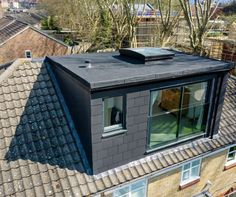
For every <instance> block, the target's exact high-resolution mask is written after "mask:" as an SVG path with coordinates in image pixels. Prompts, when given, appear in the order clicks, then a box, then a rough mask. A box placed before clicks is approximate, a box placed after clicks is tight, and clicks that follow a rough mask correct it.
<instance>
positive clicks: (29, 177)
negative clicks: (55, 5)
mask: <svg viewBox="0 0 236 197" xmlns="http://www.w3.org/2000/svg"><path fill="white" fill-rule="evenodd" d="M235 82H236V80H234V79H230V80H229V86H228V90H227V94H226V95H227V98H226V100H225V101H226V102H225V105H224V112H223V117H222V123H221V133H220V135H219V136H217V137H216V138H215V139H200V140H197V141H194V142H191V143H189V144H186V145H181V146H180V147H177V148H172V149H169V150H166V151H163V152H159V153H154V154H152V155H151V156H147V157H145V158H143V159H140V160H137V161H134V162H131V163H128V164H127V165H124V166H121V167H118V168H115V169H111V170H109V171H107V172H104V173H101V174H98V175H88V174H87V173H86V170H87V168H86V167H85V166H86V165H85V161H84V158H83V156H81V154H82V153H83V151H81V147H80V146H79V145H78V143H77V142H78V139H76V136H75V135H74V134H73V124H72V123H71V122H70V117H69V115H68V114H67V113H66V108H65V106H63V98H62V97H61V95H60V90H58V88H57V84H56V81H55V79H54V77H53V75H52V73H51V71H50V69H47V68H46V67H45V65H44V64H42V63H37V62H27V61H26V62H22V63H19V62H18V63H14V64H13V65H11V66H10V67H9V68H8V69H7V70H6V71H5V72H4V73H3V74H1V75H0V140H1V143H0V168H1V171H0V196H8V195H22V196H55V195H59V194H62V195H65V196H69V195H73V196H86V195H90V194H94V193H97V192H99V191H103V190H106V189H110V188H112V187H115V186H117V185H119V184H122V183H125V182H128V181H130V180H135V179H136V178H139V177H140V178H141V177H144V176H146V175H150V174H152V173H155V172H157V171H161V170H162V169H166V168H167V167H171V166H173V165H174V164H177V163H179V162H182V161H185V160H187V159H191V158H193V157H195V156H199V155H203V154H206V153H209V152H212V151H214V150H217V149H220V148H222V147H225V146H227V145H229V144H232V143H235V142H236V141H235V140H236V118H235V116H233V114H235V113H236V102H235V96H236V83H235ZM229 109H230V110H229ZM228 111H229V113H228ZM229 118H230V121H227V120H228V119H229ZM225 131H227V132H225Z"/></svg>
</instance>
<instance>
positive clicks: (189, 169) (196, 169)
mask: <svg viewBox="0 0 236 197" xmlns="http://www.w3.org/2000/svg"><path fill="white" fill-rule="evenodd" d="M199 174H200V160H195V161H193V162H190V163H187V164H185V165H184V166H183V168H182V177H181V184H183V185H184V184H185V183H188V182H191V181H194V180H196V179H198V178H199Z"/></svg>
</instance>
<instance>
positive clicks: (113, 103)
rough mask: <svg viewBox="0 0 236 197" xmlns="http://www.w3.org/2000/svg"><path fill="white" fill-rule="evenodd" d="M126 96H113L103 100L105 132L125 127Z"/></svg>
mask: <svg viewBox="0 0 236 197" xmlns="http://www.w3.org/2000/svg"><path fill="white" fill-rule="evenodd" d="M123 101H124V97H123V96H118V97H112V98H106V99H104V100H103V119H104V132H110V131H114V130H119V129H123V128H124V102H123Z"/></svg>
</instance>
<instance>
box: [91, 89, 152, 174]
mask: <svg viewBox="0 0 236 197" xmlns="http://www.w3.org/2000/svg"><path fill="white" fill-rule="evenodd" d="M148 106H149V91H142V92H135V93H129V94H127V114H126V122H127V125H126V126H127V132H126V133H124V134H120V135H116V136H111V137H107V138H102V134H103V103H102V99H101V98H99V99H94V100H92V102H91V130H92V144H93V145H92V149H93V150H92V155H93V169H94V173H95V174H96V173H98V172H102V171H105V170H108V169H111V168H114V167H117V166H120V165H123V164H126V163H128V162H130V161H134V160H135V159H139V158H142V157H143V156H144V153H145V151H146V135H147V116H148Z"/></svg>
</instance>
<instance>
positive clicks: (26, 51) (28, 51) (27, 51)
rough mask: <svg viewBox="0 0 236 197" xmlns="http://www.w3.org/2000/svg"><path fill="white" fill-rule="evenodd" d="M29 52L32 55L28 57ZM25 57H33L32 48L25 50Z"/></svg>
mask: <svg viewBox="0 0 236 197" xmlns="http://www.w3.org/2000/svg"><path fill="white" fill-rule="evenodd" d="M27 53H30V57H27ZM25 58H32V52H31V50H25Z"/></svg>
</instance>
